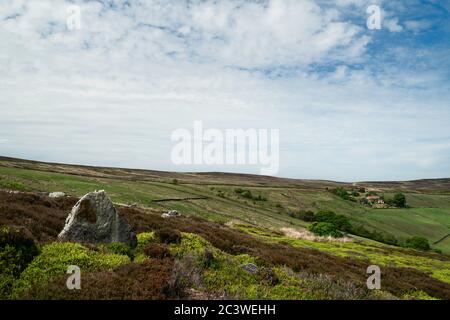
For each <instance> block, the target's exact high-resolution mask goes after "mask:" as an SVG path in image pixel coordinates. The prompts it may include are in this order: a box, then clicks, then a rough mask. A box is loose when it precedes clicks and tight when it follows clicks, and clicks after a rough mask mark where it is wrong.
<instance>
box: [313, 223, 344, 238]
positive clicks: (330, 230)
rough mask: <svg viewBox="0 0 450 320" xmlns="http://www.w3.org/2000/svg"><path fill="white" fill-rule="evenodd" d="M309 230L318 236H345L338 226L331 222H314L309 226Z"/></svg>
mask: <svg viewBox="0 0 450 320" xmlns="http://www.w3.org/2000/svg"><path fill="white" fill-rule="evenodd" d="M308 230H309V231H311V232H312V233H314V234H316V235H318V236H332V237H334V238H341V237H343V234H342V233H341V232H339V230H338V229H337V228H336V226H335V225H334V224H332V223H329V222H314V223H313V224H311V225H310V226H308Z"/></svg>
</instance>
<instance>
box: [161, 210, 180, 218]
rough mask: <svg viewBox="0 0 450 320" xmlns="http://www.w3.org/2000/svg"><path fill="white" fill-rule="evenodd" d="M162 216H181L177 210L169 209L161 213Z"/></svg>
mask: <svg viewBox="0 0 450 320" xmlns="http://www.w3.org/2000/svg"><path fill="white" fill-rule="evenodd" d="M161 216H162V217H163V218H175V217H179V216H181V214H180V213H179V212H178V211H177V210H170V211H168V212H165V213H163V214H162V215H161Z"/></svg>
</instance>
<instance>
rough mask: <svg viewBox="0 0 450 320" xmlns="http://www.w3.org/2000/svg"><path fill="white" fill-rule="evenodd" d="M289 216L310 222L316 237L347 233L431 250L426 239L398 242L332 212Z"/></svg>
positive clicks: (302, 212) (301, 212) (324, 211)
mask: <svg viewBox="0 0 450 320" xmlns="http://www.w3.org/2000/svg"><path fill="white" fill-rule="evenodd" d="M289 215H290V216H291V217H295V218H297V219H301V220H303V221H306V222H312V223H311V224H310V225H309V226H308V230H309V231H311V232H313V233H314V234H316V235H318V236H332V237H335V238H340V237H342V236H344V234H345V233H349V234H353V235H356V236H360V237H363V238H367V239H372V240H375V241H378V242H382V243H385V244H389V245H393V246H402V247H407V248H413V249H417V250H423V251H427V250H430V249H431V248H430V244H429V242H428V240H427V239H426V238H423V237H417V236H415V237H411V238H408V239H405V240H399V239H397V238H396V237H395V236H393V235H391V234H388V233H383V232H379V231H376V230H369V229H367V228H366V227H365V226H364V225H362V224H357V225H352V223H351V222H350V219H349V218H348V217H346V216H344V215H341V214H336V213H334V212H333V211H328V210H320V211H318V212H317V213H314V212H313V211H310V210H308V211H304V210H300V211H298V212H295V213H293V212H291V213H289Z"/></svg>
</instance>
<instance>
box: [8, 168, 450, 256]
mask: <svg viewBox="0 0 450 320" xmlns="http://www.w3.org/2000/svg"><path fill="white" fill-rule="evenodd" d="M11 164H13V165H11ZM3 165H4V166H5V167H4V166H3ZM6 166H7V167H6ZM14 166H16V167H14ZM24 167H26V168H28V169H23V168H24ZM30 168H38V169H39V170H44V171H39V170H29V169H30ZM52 168H53V169H55V168H57V166H55V167H51V166H45V165H43V164H40V163H36V164H34V163H27V165H26V166H24V165H22V164H20V163H14V161H12V160H8V161H5V160H0V188H2V187H3V188H6V189H28V190H34V191H64V192H66V193H69V194H71V195H76V196H81V195H83V194H85V193H87V192H89V191H92V190H95V189H104V190H106V191H107V192H108V194H109V195H110V196H111V198H112V199H113V201H115V202H117V203H137V204H138V205H141V206H144V207H151V208H159V209H176V210H179V211H181V212H183V213H184V214H187V215H189V214H192V215H198V216H201V217H203V218H207V219H210V220H215V221H222V222H227V221H230V220H239V221H242V222H246V223H251V224H255V225H260V226H263V227H272V228H273V227H275V228H280V227H286V226H293V225H294V226H295V225H297V226H303V225H304V222H302V221H299V220H296V219H293V218H291V217H289V216H288V214H287V211H289V210H298V209H310V210H314V211H316V210H319V209H328V210H333V211H335V212H336V213H340V214H344V215H348V216H350V217H351V218H352V219H353V220H354V221H358V222H361V223H364V224H365V225H366V226H368V227H371V228H373V229H376V230H379V231H384V232H389V233H391V234H393V235H396V236H400V237H409V236H413V235H419V236H424V237H426V238H428V239H429V240H430V242H434V241H436V240H438V239H439V238H441V237H442V236H444V235H445V234H448V233H450V195H449V194H443V193H442V192H443V191H442V190H438V192H439V193H440V194H432V193H430V191H429V190H428V191H427V192H428V193H427V194H423V193H407V194H406V195H407V202H408V204H409V205H410V206H411V207H412V208H410V209H369V208H366V207H363V206H361V205H359V204H357V203H352V202H350V201H344V200H342V199H340V198H338V197H336V196H334V195H332V194H331V193H329V192H327V191H325V190H324V187H325V186H328V185H327V183H326V182H317V184H315V183H314V182H308V185H305V184H304V183H300V182H298V183H297V182H295V181H290V180H287V181H288V182H286V183H285V181H284V180H279V181H278V180H276V181H275V182H270V183H268V182H267V181H263V182H260V181H259V180H256V181H254V182H253V181H250V182H251V183H250V182H249V183H248V185H249V186H247V187H245V188H248V189H250V190H251V191H252V193H253V194H254V195H258V194H259V195H262V196H265V197H266V198H267V199H268V201H251V200H248V199H244V198H242V197H239V196H238V195H236V194H235V193H234V189H235V188H236V187H240V186H241V185H242V184H243V183H242V182H241V180H239V179H241V178H242V177H239V178H236V177H235V176H234V175H230V176H229V177H228V176H226V175H223V176H220V175H219V176H212V175H210V176H208V175H205V177H204V183H203V184H202V183H200V182H199V176H198V175H195V174H192V175H183V176H181V181H180V183H179V184H177V185H175V184H173V183H171V181H172V178H173V176H170V175H169V174H168V173H164V174H161V176H158V175H157V174H156V173H155V172H152V174H148V175H146V174H145V172H144V173H142V172H138V173H135V172H134V171H127V170H124V169H99V170H98V171H96V169H95V168H94V169H92V168H90V169H89V171H87V169H86V170H85V169H84V168H82V169H80V168H77V167H75V166H74V167H71V166H64V168H63V169H58V170H52V171H61V172H69V173H71V174H67V173H56V172H48V170H50V169H52ZM128 177H132V179H128ZM177 178H178V177H177ZM220 179H221V181H222V182H223V184H218V183H217V182H218V181H219V180H220ZM236 179H238V180H236ZM249 179H251V177H249ZM244 184H245V183H244ZM329 186H331V187H332V186H334V184H333V183H331V182H330V183H329ZM378 188H379V185H378ZM219 191H221V192H222V193H223V194H224V195H225V197H220V196H218V192H219ZM391 191H392V190H391V189H389V191H388V192H386V193H385V195H386V196H387V197H389V196H391V193H390V192H391ZM196 196H205V197H208V199H206V200H187V201H169V202H161V203H155V202H152V200H158V199H165V198H187V197H196ZM280 206H281V207H280ZM435 248H439V249H441V250H442V251H443V252H445V253H450V240H448V239H447V240H445V241H443V242H441V243H439V244H437V245H436V246H435Z"/></svg>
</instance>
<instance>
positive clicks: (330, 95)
mask: <svg viewBox="0 0 450 320" xmlns="http://www.w3.org/2000/svg"><path fill="white" fill-rule="evenodd" d="M372 4H377V5H379V7H380V8H381V12H382V24H381V29H380V30H369V29H368V28H367V25H366V20H367V18H368V16H369V14H367V12H366V10H367V8H368V6H369V5H372ZM71 5H78V6H79V8H80V10H81V11H80V13H81V15H80V22H81V25H80V27H81V28H80V29H79V30H71V28H68V26H67V19H68V18H70V16H71V12H70V11H69V12H68V11H67V10H68V8H69V7H70V6H71ZM449 12H450V1H447V0H444V1H437V0H436V1H432V0H430V1H420V0H408V1H397V0H389V1H387V0H386V1H382V0H379V1H377V0H371V1H366V0H337V1H324V0H316V1H314V0H273V1H269V0H253V1H252V0H247V1H242V0H234V1H233V0H229V1H226V0H216V1H212V0H211V1H203V0H198V1H195V0H190V1H189V0H186V1H183V0H146V1H131V0H129V1H125V0H116V1H113V0H104V1H100V0H99V1H64V0H39V1H34V0H30V1H25V0H0V155H3V156H13V157H22V158H28V159H36V160H43V161H52V162H66V163H79V164H89V165H101V166H119V167H133V168H148V169H157V170H176V171H239V172H250V173H258V172H259V168H258V167H255V166H198V165H197V166H194V165H192V166H176V165H175V164H174V163H173V162H172V161H171V149H172V147H173V142H172V141H171V133H172V132H173V131H174V130H176V129H179V128H186V129H192V127H193V122H194V121H196V120H201V121H202V122H203V125H204V126H205V127H207V128H218V129H227V128H242V129H247V128H256V129H271V128H273V129H279V130H280V170H279V174H278V175H279V176H283V177H292V178H314V179H333V180H342V181H361V180H406V179H416V178H435V177H450V14H449ZM71 21H73V20H71Z"/></svg>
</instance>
